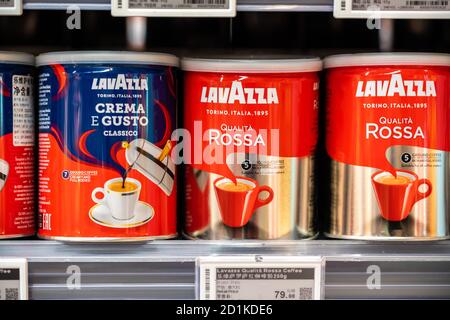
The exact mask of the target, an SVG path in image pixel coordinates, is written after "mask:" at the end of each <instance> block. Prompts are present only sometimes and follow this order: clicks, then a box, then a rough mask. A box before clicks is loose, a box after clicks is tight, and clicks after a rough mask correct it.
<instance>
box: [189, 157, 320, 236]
mask: <svg viewBox="0 0 450 320" xmlns="http://www.w3.org/2000/svg"><path fill="white" fill-rule="evenodd" d="M230 163H232V164H230V165H229V167H230V170H231V172H232V173H233V174H234V175H235V176H236V177H245V179H249V180H251V181H254V183H255V184H256V185H259V186H268V188H270V190H271V191H272V192H273V200H272V201H270V202H269V203H267V204H265V205H263V206H260V207H258V208H257V209H256V210H254V212H253V213H252V216H251V218H250V219H249V220H248V222H247V223H245V224H243V225H242V226H240V227H235V226H234V227H232V226H228V225H226V223H225V221H224V214H227V213H228V212H225V213H224V212H223V210H221V209H223V208H221V206H220V205H221V204H220V202H219V200H218V191H217V186H216V185H215V184H217V181H218V179H220V176H219V175H217V174H212V173H208V172H204V171H198V170H193V169H192V168H188V169H187V170H188V172H187V188H188V192H187V198H188V199H189V201H188V202H187V215H186V216H187V228H186V229H185V231H184V234H185V235H186V236H187V237H188V238H190V239H204V240H233V239H238V240H249V239H254V240H293V239H309V238H312V237H314V236H315V235H316V230H315V226H314V219H313V217H314V205H313V202H314V201H313V193H314V181H313V171H314V158H313V157H312V156H309V157H304V158H287V157H273V156H263V155H257V156H256V155H249V154H246V155H242V154H241V155H237V156H236V158H235V159H234V161H232V162H230ZM189 170H190V171H189ZM264 197H267V195H265V194H264V192H263V193H262V194H261V196H260V199H264ZM222 205H223V203H222ZM230 208H234V207H233V206H232V205H231V204H230ZM200 220H201V221H203V223H202V224H197V225H196V227H195V228H193V227H192V225H194V224H195V223H197V222H198V221H200Z"/></svg>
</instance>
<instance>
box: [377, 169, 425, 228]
mask: <svg viewBox="0 0 450 320" xmlns="http://www.w3.org/2000/svg"><path fill="white" fill-rule="evenodd" d="M396 174H397V176H396V177H394V176H393V175H392V174H391V173H389V172H386V171H378V172H375V173H374V174H373V175H372V185H373V188H374V190H375V193H376V196H377V200H378V205H379V208H380V212H381V215H382V216H383V218H384V219H386V220H388V221H402V220H404V219H406V218H407V217H408V215H409V213H410V212H411V210H412V208H413V206H414V204H415V203H416V202H417V201H420V200H422V199H425V198H426V197H428V196H429V195H430V194H431V191H432V190H433V188H432V185H431V182H430V180H428V179H419V177H418V176H417V174H415V173H414V172H412V171H407V170H398V171H396ZM422 186H426V189H425V191H424V192H421V191H420V190H419V188H421V187H422ZM422 188H423V187H422Z"/></svg>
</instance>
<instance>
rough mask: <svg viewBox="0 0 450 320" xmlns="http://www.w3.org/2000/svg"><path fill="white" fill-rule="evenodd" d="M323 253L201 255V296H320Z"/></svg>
mask: <svg viewBox="0 0 450 320" xmlns="http://www.w3.org/2000/svg"><path fill="white" fill-rule="evenodd" d="M322 269H323V259H322V258H321V257H278V256H277V257H275V256H258V257H257V258H255V256H250V257H248V256H245V257H236V256H216V257H201V258H198V259H197V289H198V290H197V297H198V298H199V299H200V300H247V299H249V300H318V299H321V297H322V281H323V280H322Z"/></svg>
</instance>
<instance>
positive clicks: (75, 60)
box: [36, 51, 179, 67]
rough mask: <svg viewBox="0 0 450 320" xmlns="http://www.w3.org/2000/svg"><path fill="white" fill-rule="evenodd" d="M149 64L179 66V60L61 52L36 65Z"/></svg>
mask: <svg viewBox="0 0 450 320" xmlns="http://www.w3.org/2000/svg"><path fill="white" fill-rule="evenodd" d="M86 63H114V64H149V65H162V66H173V67H178V66H179V59H178V58H177V57H176V56H174V55H172V54H168V53H157V52H132V51H59V52H48V53H43V54H41V55H39V56H38V57H37V58H36V65H38V66H43V65H50V64H86Z"/></svg>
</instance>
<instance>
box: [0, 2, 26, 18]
mask: <svg viewBox="0 0 450 320" xmlns="http://www.w3.org/2000/svg"><path fill="white" fill-rule="evenodd" d="M22 7H23V6H22V0H0V16H3V15H4V16H20V15H21V14H22V11H23V9H22Z"/></svg>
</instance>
